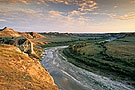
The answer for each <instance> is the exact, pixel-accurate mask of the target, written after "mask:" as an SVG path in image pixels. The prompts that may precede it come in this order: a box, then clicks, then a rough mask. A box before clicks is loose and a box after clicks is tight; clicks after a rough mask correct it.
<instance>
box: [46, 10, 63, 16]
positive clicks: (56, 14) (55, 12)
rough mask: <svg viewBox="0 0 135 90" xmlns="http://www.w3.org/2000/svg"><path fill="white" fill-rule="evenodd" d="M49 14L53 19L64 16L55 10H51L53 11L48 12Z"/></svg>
mask: <svg viewBox="0 0 135 90" xmlns="http://www.w3.org/2000/svg"><path fill="white" fill-rule="evenodd" d="M48 13H49V14H50V15H51V17H58V16H62V14H63V13H62V12H59V11H54V10H51V11H48Z"/></svg>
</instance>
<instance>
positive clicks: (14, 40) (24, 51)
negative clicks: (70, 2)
mask: <svg viewBox="0 0 135 90" xmlns="http://www.w3.org/2000/svg"><path fill="white" fill-rule="evenodd" d="M40 38H44V36H42V35H40V34H37V33H20V32H16V31H14V30H13V29H8V28H7V27H6V28H4V29H1V30H0V89H1V90H59V89H58V87H57V86H56V85H55V83H54V81H53V78H52V77H51V75H50V74H49V73H48V72H47V71H46V70H45V69H44V68H43V67H42V66H41V64H40V62H39V59H40V57H39V53H40V54H41V51H42V50H41V49H40V48H37V47H38V46H37V45H39V44H44V42H43V41H40ZM33 41H35V42H33ZM37 42H40V43H38V44H37Z"/></svg>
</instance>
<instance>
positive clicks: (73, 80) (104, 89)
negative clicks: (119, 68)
mask: <svg viewBox="0 0 135 90" xmlns="http://www.w3.org/2000/svg"><path fill="white" fill-rule="evenodd" d="M64 48H65V47H52V48H48V49H45V53H46V56H45V57H44V58H43V60H42V65H43V66H44V67H45V68H46V69H47V71H48V72H49V73H50V74H51V75H52V77H53V78H54V80H55V83H56V84H57V85H58V87H59V88H60V89H62V90H69V89H70V90H133V89H134V88H133V87H132V86H130V85H126V84H123V83H120V82H118V81H115V80H111V79H109V78H107V77H104V76H102V75H98V74H95V73H92V72H89V71H87V70H85V69H82V68H79V67H77V66H75V65H73V64H71V63H69V62H68V61H67V59H68V58H66V57H64V56H63V55H62V53H60V52H59V51H61V50H62V49H64Z"/></svg>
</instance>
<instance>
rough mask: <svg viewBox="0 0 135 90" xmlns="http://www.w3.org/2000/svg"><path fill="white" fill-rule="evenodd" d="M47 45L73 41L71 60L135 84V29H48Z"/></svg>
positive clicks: (64, 52) (67, 55) (65, 52)
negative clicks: (86, 31)
mask: <svg viewBox="0 0 135 90" xmlns="http://www.w3.org/2000/svg"><path fill="white" fill-rule="evenodd" d="M42 35H48V36H49V38H46V39H44V40H45V41H47V42H49V44H46V45H42V47H43V48H46V47H55V46H64V45H69V47H68V48H66V49H64V50H63V51H62V52H63V55H65V56H66V57H67V59H68V61H69V62H71V63H73V64H74V65H76V66H78V67H81V68H84V69H86V70H88V71H91V72H94V73H98V74H101V75H104V76H107V77H110V78H111V79H116V80H118V81H122V82H123V81H124V82H125V83H127V84H130V85H133V86H135V33H113V34H67V33H66V34H60V33H46V34H42Z"/></svg>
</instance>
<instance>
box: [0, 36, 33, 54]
mask: <svg viewBox="0 0 135 90" xmlns="http://www.w3.org/2000/svg"><path fill="white" fill-rule="evenodd" d="M0 43H1V44H10V45H14V46H17V47H19V49H20V50H21V51H22V52H24V53H27V54H34V50H33V43H32V42H31V41H30V40H29V39H27V38H25V37H12V38H6V37H1V38H0Z"/></svg>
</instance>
